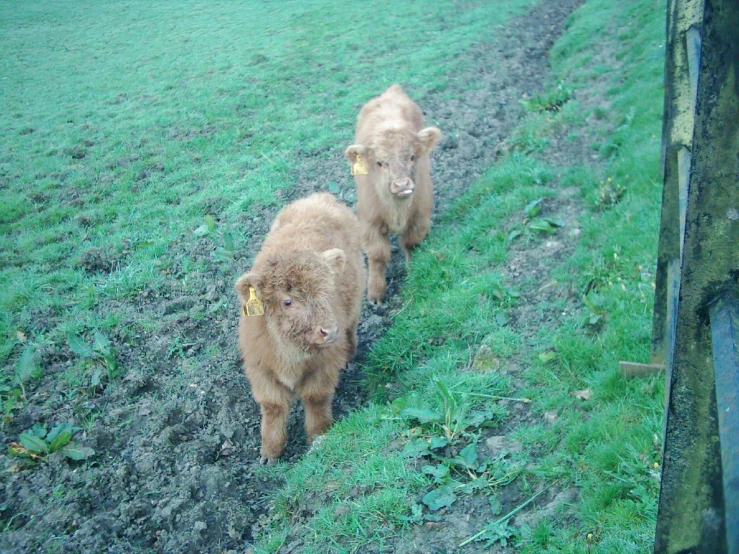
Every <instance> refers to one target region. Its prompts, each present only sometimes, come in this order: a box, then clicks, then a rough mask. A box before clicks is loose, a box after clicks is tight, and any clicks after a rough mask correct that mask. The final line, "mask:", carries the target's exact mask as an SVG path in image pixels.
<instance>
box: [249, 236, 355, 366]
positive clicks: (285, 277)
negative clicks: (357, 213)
mask: <svg viewBox="0 0 739 554" xmlns="http://www.w3.org/2000/svg"><path fill="white" fill-rule="evenodd" d="M345 263H346V256H345V254H344V251H343V250H340V249H338V248H334V249H332V250H326V251H325V252H322V253H317V252H312V251H308V250H299V251H293V252H283V253H278V254H274V255H273V256H270V257H269V258H268V259H267V260H265V263H262V264H260V267H259V268H258V269H255V268H252V270H251V271H249V272H248V273H245V274H244V275H242V276H241V277H240V278H239V279H238V281H236V291H237V292H238V294H239V297H240V298H241V301H242V302H243V303H246V302H247V301H248V300H249V293H250V290H249V289H250V288H253V289H254V292H255V293H256V297H257V298H258V299H259V300H260V301H261V302H262V304H263V305H264V315H263V316H253V317H264V318H266V324H267V328H268V330H269V332H270V333H271V334H272V335H273V337H275V338H276V339H278V341H279V342H280V343H282V344H290V345H292V347H293V348H297V349H299V350H302V351H304V352H311V351H314V350H316V349H319V348H324V347H327V346H330V345H331V344H333V343H334V342H335V341H336V339H337V337H338V336H339V329H338V324H337V320H336V316H335V314H334V313H333V308H332V303H331V300H332V298H333V295H334V290H335V282H336V280H337V277H338V275H339V274H340V273H341V272H342V271H343V269H344V264H345Z"/></svg>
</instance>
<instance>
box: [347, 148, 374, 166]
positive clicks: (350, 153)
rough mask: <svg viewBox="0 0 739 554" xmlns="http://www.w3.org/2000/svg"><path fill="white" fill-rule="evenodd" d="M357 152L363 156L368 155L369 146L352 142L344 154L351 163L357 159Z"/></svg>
mask: <svg viewBox="0 0 739 554" xmlns="http://www.w3.org/2000/svg"><path fill="white" fill-rule="evenodd" d="M357 154H359V155H360V156H362V157H366V156H367V154H368V148H367V147H365V146H362V145H361V144H352V145H351V146H350V147H349V148H347V149H346V150H345V151H344V156H345V157H346V159H347V160H349V162H350V163H354V162H356V161H357Z"/></svg>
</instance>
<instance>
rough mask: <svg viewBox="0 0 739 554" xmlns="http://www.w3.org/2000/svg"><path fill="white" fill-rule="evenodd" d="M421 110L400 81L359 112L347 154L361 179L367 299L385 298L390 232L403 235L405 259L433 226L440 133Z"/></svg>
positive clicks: (359, 206) (359, 195)
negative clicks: (435, 152) (433, 170)
mask: <svg viewBox="0 0 739 554" xmlns="http://www.w3.org/2000/svg"><path fill="white" fill-rule="evenodd" d="M423 125H424V120H423V112H421V108H419V107H418V105H417V104H416V103H415V102H413V100H411V99H410V98H409V97H408V95H407V94H406V93H405V92H404V91H403V89H402V88H401V87H400V85H393V86H391V87H390V88H388V89H387V90H386V91H385V92H384V93H383V94H382V95H381V96H378V97H377V98H373V99H372V100H370V101H369V102H368V103H367V104H366V105H365V106H364V107H363V108H362V111H360V112H359V118H358V120H357V133H356V142H357V144H353V145H352V146H350V147H349V148H347V149H346V152H345V153H344V155H345V156H346V158H347V159H348V160H349V161H350V162H351V164H352V174H353V175H354V176H355V177H354V178H355V180H356V183H357V214H358V215H359V220H360V222H361V225H362V246H363V247H364V249H365V251H366V252H367V256H368V257H369V283H368V287H367V299H368V300H369V301H370V302H372V303H373V304H377V303H379V302H381V301H382V300H383V299H384V298H385V290H386V288H387V282H386V280H385V266H386V265H387V262H388V261H389V260H390V252H391V248H390V240H389V238H388V234H389V233H393V234H396V235H399V236H400V238H401V244H402V246H403V251H404V252H405V255H406V261H408V260H409V259H410V249H411V248H413V247H414V246H416V245H417V244H419V243H420V242H421V241H422V240H423V239H424V237H425V236H426V235H427V234H428V232H429V229H430V228H431V210H432V208H433V183H432V182H431V160H430V158H429V154H430V153H431V151H432V150H433V149H434V147H435V146H436V144H437V143H438V142H439V139H440V138H441V131H439V129H437V128H436V127H426V128H423Z"/></svg>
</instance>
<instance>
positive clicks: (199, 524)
mask: <svg viewBox="0 0 739 554" xmlns="http://www.w3.org/2000/svg"><path fill="white" fill-rule="evenodd" d="M192 528H193V531H195V532H196V533H200V532H201V531H205V530H206V529H207V528H208V524H207V523H205V522H204V521H196V522H195V525H193V527H192Z"/></svg>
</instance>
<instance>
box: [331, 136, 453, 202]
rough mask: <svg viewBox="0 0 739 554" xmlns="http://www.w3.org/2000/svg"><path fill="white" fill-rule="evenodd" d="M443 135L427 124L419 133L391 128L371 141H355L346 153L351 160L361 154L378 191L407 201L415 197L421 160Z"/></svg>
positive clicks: (354, 160)
mask: <svg viewBox="0 0 739 554" xmlns="http://www.w3.org/2000/svg"><path fill="white" fill-rule="evenodd" d="M440 138H441V131H439V129H437V128H436V127H426V128H425V129H421V130H420V131H418V133H414V132H412V131H408V130H405V129H400V128H390V129H385V130H384V131H382V132H380V133H378V134H377V135H376V136H375V137H374V138H373V139H372V140H371V141H369V142H368V144H353V145H351V146H350V147H349V148H347V149H346V152H344V155H345V156H346V158H347V159H348V160H349V162H350V163H352V164H354V163H355V162H356V161H357V156H358V155H359V156H361V157H362V160H363V161H364V163H365V164H366V165H367V169H368V172H369V174H370V175H371V176H372V177H374V178H373V182H374V184H375V187H376V188H377V193H378V194H380V195H381V196H388V195H389V196H391V197H393V198H395V199H397V200H405V199H408V198H411V197H412V196H413V189H414V188H415V186H416V184H415V182H414V179H415V170H416V163H417V161H418V159H419V158H420V157H421V156H423V155H427V154H428V153H429V152H431V151H432V150H433V149H434V147H435V146H436V144H437V143H438V142H439V139H440Z"/></svg>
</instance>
